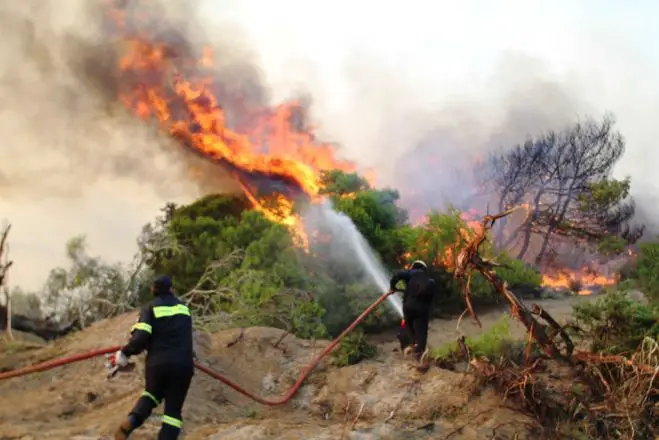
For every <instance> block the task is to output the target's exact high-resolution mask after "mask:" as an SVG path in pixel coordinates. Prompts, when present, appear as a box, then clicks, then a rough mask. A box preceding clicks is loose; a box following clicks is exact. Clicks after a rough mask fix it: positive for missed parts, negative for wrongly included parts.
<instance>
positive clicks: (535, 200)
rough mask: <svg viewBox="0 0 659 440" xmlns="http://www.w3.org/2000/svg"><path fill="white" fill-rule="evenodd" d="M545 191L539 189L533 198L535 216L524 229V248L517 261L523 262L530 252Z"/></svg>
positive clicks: (531, 217)
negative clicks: (534, 226) (534, 227)
mask: <svg viewBox="0 0 659 440" xmlns="http://www.w3.org/2000/svg"><path fill="white" fill-rule="evenodd" d="M544 193H545V191H544V190H543V189H539V190H538V193H537V194H536V195H535V197H534V198H533V214H531V216H530V218H529V219H528V220H527V222H526V227H525V228H524V241H523V242H522V248H521V249H520V250H519V253H518V254H517V259H519V260H523V259H524V256H525V255H526V253H527V252H528V250H529V245H530V244H531V235H532V234H533V223H534V222H535V220H536V219H537V218H538V211H539V210H540V199H541V198H542V196H543V195H544Z"/></svg>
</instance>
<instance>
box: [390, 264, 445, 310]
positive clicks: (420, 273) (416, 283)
mask: <svg viewBox="0 0 659 440" xmlns="http://www.w3.org/2000/svg"><path fill="white" fill-rule="evenodd" d="M399 281H404V282H405V290H404V292H403V308H406V307H412V308H415V309H426V308H427V310H428V311H429V310H430V305H431V304H432V300H433V297H434V295H435V290H436V284H435V280H433V279H432V278H430V277H429V276H428V274H427V273H426V272H425V271H424V270H421V269H411V270H402V271H400V272H398V273H396V274H395V275H394V276H393V277H392V278H391V283H390V284H391V286H390V287H391V290H395V289H396V284H398V282H399Z"/></svg>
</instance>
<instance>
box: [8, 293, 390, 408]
mask: <svg viewBox="0 0 659 440" xmlns="http://www.w3.org/2000/svg"><path fill="white" fill-rule="evenodd" d="M392 293H393V291H390V292H387V293H385V294H383V295H382V296H380V298H378V299H377V301H375V302H374V303H373V304H371V305H370V306H368V307H367V308H366V309H365V310H364V311H363V312H362V313H361V315H359V316H358V317H357V318H356V319H355V320H354V321H353V322H352V324H350V325H349V326H348V327H347V328H346V329H345V330H343V332H341V334H340V335H339V336H337V337H336V338H335V339H334V340H332V342H330V343H329V344H328V345H327V346H326V347H325V348H324V349H323V350H322V351H321V352H320V353H319V354H318V355H317V356H316V357H315V358H314V359H313V360H312V361H311V362H310V363H309V364H308V365H307V366H306V368H305V369H304V370H303V371H302V373H300V376H299V377H298V379H297V381H296V382H295V384H293V386H292V387H291V388H290V389H289V390H288V391H287V392H286V394H284V395H283V396H281V397H279V398H278V399H274V400H269V399H264V398H263V397H260V396H257V395H255V394H253V393H251V392H249V391H247V390H246V389H244V388H243V387H241V386H240V385H238V384H237V383H235V382H233V381H231V380H230V379H228V378H227V377H225V376H224V375H222V374H221V373H218V372H217V371H214V370H212V369H211V368H208V367H206V366H204V365H202V364H200V363H198V362H195V368H196V369H198V370H199V371H202V372H204V373H206V374H207V375H209V376H210V377H212V378H213V379H216V380H219V381H220V382H222V383H223V384H225V385H227V386H229V387H231V388H233V389H234V390H236V391H237V392H239V393H241V394H243V395H244V396H247V397H249V398H250V399H252V400H254V401H256V402H258V403H261V404H263V405H268V406H277V405H283V404H285V403H288V402H289V401H290V400H291V399H292V398H293V396H295V394H296V393H297V391H298V390H299V389H300V387H301V386H302V383H303V382H304V381H305V380H306V379H307V377H308V376H309V374H310V373H311V371H313V369H314V368H316V366H317V365H318V364H319V363H320V361H321V360H322V359H323V358H324V357H325V356H327V355H328V354H329V353H330V352H331V351H332V350H333V349H334V348H335V347H336V346H337V345H338V344H339V342H341V340H342V339H343V338H344V337H345V336H346V335H347V334H348V333H350V332H351V331H353V330H354V329H355V327H357V325H358V324H359V323H360V322H361V321H363V320H364V318H366V316H368V315H369V314H370V313H371V312H372V311H373V310H374V309H375V308H376V307H377V306H379V305H380V304H381V303H382V302H383V301H384V300H386V299H387V297H389V295H391V294H392ZM120 349H121V346H114V347H107V348H101V349H98V350H93V351H89V352H86V353H81V354H78V355H74V356H70V357H66V358H62V359H56V360H53V361H48V362H43V363H40V364H36V365H32V366H29V367H25V368H21V369H18V370H12V371H6V372H4V373H0V381H3V380H7V379H12V378H14V377H20V376H27V375H29V374H34V373H39V372H42V371H46V370H51V369H53V368H57V367H61V366H64V365H67V364H73V363H76V362H80V361H84V360H87V359H91V358H94V357H98V356H103V355H105V354H110V353H114V352H116V351H117V350H120Z"/></svg>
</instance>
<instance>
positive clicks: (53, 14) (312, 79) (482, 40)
mask: <svg viewBox="0 0 659 440" xmlns="http://www.w3.org/2000/svg"><path fill="white" fill-rule="evenodd" d="M126 3H127V4H128V5H129V6H130V4H131V3H130V2H126ZM367 3H368V2H366V3H364V4H363V5H362V4H358V5H355V4H352V3H351V4H347V3H346V4H345V5H344V6H345V8H343V7H341V4H343V3H342V1H339V0H337V1H336V2H332V3H327V4H325V3H322V2H321V3H318V2H301V1H298V0H282V1H280V2H271V1H264V0H241V1H240V2H237V1H230V0H227V1H226V2H222V5H220V6H218V4H217V2H211V1H208V0H199V1H196V2H195V1H192V2H191V1H184V0H161V1H160V2H153V1H151V2H149V7H153V8H156V7H158V8H160V9H159V11H160V12H159V14H160V15H159V18H160V19H159V20H157V22H156V23H155V27H154V28H153V29H152V30H154V31H158V32H157V35H158V37H159V38H162V39H164V40H165V41H167V42H169V43H174V44H175V45H176V46H177V47H178V48H179V49H180V50H191V51H192V50H198V49H199V47H201V46H202V45H203V43H206V42H210V43H211V45H212V46H213V47H214V48H215V49H216V54H217V56H216V57H215V64H216V66H215V67H216V70H217V72H218V76H217V77H218V78H220V79H221V82H220V84H219V85H218V92H219V95H220V96H219V100H220V102H221V103H222V105H223V106H225V107H228V110H229V113H230V116H232V117H233V119H232V122H234V123H240V120H239V118H238V116H240V115H249V109H250V108H252V107H255V106H258V105H261V104H264V103H270V102H277V101H280V100H283V99H285V98H288V97H290V96H291V95H298V94H300V93H301V92H303V93H304V94H305V95H307V96H310V97H311V100H310V102H311V103H312V107H311V117H312V119H313V120H314V122H315V125H317V126H318V127H319V133H318V134H319V136H320V137H321V138H323V139H324V140H327V141H334V142H338V143H340V144H341V145H342V147H341V151H340V153H341V155H342V156H344V157H345V158H348V159H353V160H355V161H357V162H358V163H359V164H361V165H363V166H366V167H372V168H375V170H376V174H377V183H378V185H390V186H392V187H395V188H397V189H399V190H400V192H401V194H402V203H403V204H404V205H405V206H407V207H409V208H414V209H417V210H418V211H420V212H421V213H423V212H424V211H425V210H426V209H427V208H429V207H436V208H441V207H442V206H443V205H444V204H445V203H446V202H447V201H450V202H452V203H454V204H457V205H468V204H469V203H470V197H471V194H472V192H473V191H472V190H473V186H474V182H473V180H472V179H471V177H470V176H469V174H468V172H467V171H466V170H467V169H468V168H469V167H470V166H471V164H472V163H473V162H472V161H473V159H474V158H479V157H484V156H485V154H486V153H487V152H489V151H492V149H495V148H499V147H507V146H509V145H511V144H514V143H516V142H520V141H522V140H523V139H524V138H525V137H526V136H527V135H528V134H536V133H538V132H540V131H542V130H548V129H556V128H561V127H562V126H563V125H565V124H567V123H569V122H571V121H573V120H575V119H576V118H577V117H582V116H585V115H593V116H598V115H600V114H602V113H604V112H606V111H612V112H613V113H614V114H615V115H616V117H617V120H618V124H617V126H618V128H619V129H620V130H621V131H622V133H623V134H624V135H625V137H626V138H627V144H628V151H627V153H626V155H625V157H624V159H623V161H622V163H621V165H620V167H619V170H618V172H619V174H620V175H621V176H622V175H625V174H630V175H631V176H632V186H633V195H634V196H635V197H636V198H637V199H638V202H639V203H638V205H639V218H641V215H642V216H643V217H642V218H643V219H644V220H651V219H656V218H658V217H659V215H658V214H659V212H657V208H656V207H657V206H659V204H657V203H651V202H650V201H651V197H656V196H655V195H654V194H656V189H657V185H656V183H655V182H654V181H653V179H652V178H651V176H652V172H653V169H652V164H653V163H655V164H656V163H658V162H659V157H657V155H658V154H659V153H656V152H655V148H654V140H655V139H656V138H657V136H658V135H659V132H658V131H657V130H658V129H656V128H654V127H655V125H654V124H652V122H651V121H653V120H655V119H656V117H657V116H659V115H657V114H656V113H657V111H656V102H657V100H658V98H659V92H658V90H657V87H656V86H654V85H653V81H654V78H656V69H655V68H654V67H653V66H651V65H650V64H649V63H648V62H647V59H646V57H645V55H643V54H640V53H639V51H638V50H635V49H634V47H635V45H634V44H632V43H631V42H630V41H628V40H626V39H625V36H626V35H631V34H635V32H626V31H625V30H624V29H623V30H620V31H616V30H611V29H613V27H611V26H609V27H608V28H607V25H606V24H605V22H604V21H602V23H599V22H598V23H599V24H592V25H591V24H589V23H594V21H595V19H594V18H593V17H600V16H601V15H602V14H604V12H603V10H600V11H599V12H598V14H594V15H593V14H591V13H590V11H586V10H584V8H585V6H583V5H582V3H581V2H567V1H565V2H564V1H557V2H552V7H551V8H550V7H547V8H546V9H542V10H538V9H537V8H535V7H534V8H530V7H529V6H527V5H526V4H525V3H524V2H521V1H520V2H517V1H514V2H512V3H514V4H510V5H508V6H509V7H508V6H506V7H503V6H497V7H496V8H494V9H492V6H488V5H487V3H488V2H478V1H472V2H466V3H465V4H464V5H463V6H461V5H457V4H455V3H454V2H449V3H443V2H429V3H427V4H423V5H422V4H421V3H422V2H420V1H413V2H410V3H409V5H407V6H406V9H405V10H400V9H399V8H396V7H393V6H391V7H389V6H387V5H380V6H377V11H375V13H374V10H373V9H374V8H375V7H374V6H372V5H371V6H369V5H368V4H367ZM431 4H432V5H436V8H438V9H436V10H432V11H431V10H430V9H429V8H430V7H431V6H429V5H431ZM90 5H91V6H90ZM95 5H96V6H97V3H96V2H92V1H89V0H72V1H69V2H67V4H66V8H63V7H62V6H61V5H60V3H59V2H57V3H56V2H55V0H24V1H21V2H5V4H3V5H2V6H0V26H1V29H2V30H3V39H2V40H0V50H1V52H0V53H2V55H3V56H2V61H0V98H2V102H3V107H2V110H1V113H0V133H2V136H3V143H2V147H0V148H1V152H2V154H1V158H2V167H1V168H2V169H0V217H3V218H7V219H8V220H11V221H12V223H13V224H14V229H13V232H12V234H13V236H12V253H13V258H14V259H15V260H16V264H15V266H14V268H13V269H12V276H13V278H12V281H13V282H14V283H17V284H23V285H26V286H27V287H38V286H39V285H40V284H41V283H42V281H43V279H44V276H45V274H46V273H47V271H48V270H49V269H50V268H51V267H53V266H54V265H57V264H62V263H63V261H62V260H63V254H64V252H63V245H64V242H65V240H66V239H67V238H69V237H70V236H72V235H74V234H78V233H86V234H87V235H88V236H89V242H90V244H91V247H92V249H91V251H92V252H93V253H98V254H101V255H103V256H104V257H106V258H108V259H121V260H125V259H126V258H127V257H128V256H129V255H130V254H131V253H132V251H133V250H134V240H135V236H136V235H137V233H138V231H139V228H140V227H141V225H142V224H143V223H145V222H147V221H149V220H150V219H152V218H153V217H154V215H156V214H157V210H158V208H159V207H161V206H162V205H164V203H165V202H166V201H175V202H185V201H189V200H191V199H192V198H194V197H196V196H197V195H199V194H201V193H204V192H206V191H209V190H214V191H217V190H227V189H234V187H233V186H232V185H233V183H232V181H231V180H230V179H228V178H227V176H226V175H225V174H224V173H222V171H221V170H220V169H218V168H217V167H216V166H215V165H213V164H210V163H208V162H206V161H204V160H202V159H200V158H199V157H197V156H195V155H192V154H189V152H186V151H184V150H183V149H181V148H180V146H179V145H178V144H176V143H175V142H174V141H172V140H171V139H170V138H169V137H168V136H165V135H163V134H161V133H159V131H158V129H157V127H155V126H153V125H150V124H146V123H144V122H143V121H138V120H136V119H135V118H133V117H131V116H129V115H127V114H126V112H125V110H124V109H123V107H122V106H121V105H120V104H119V103H118V102H117V101H116V87H117V84H116V75H115V72H114V66H115V61H116V60H115V59H114V58H113V56H114V53H115V49H116V47H117V46H116V45H117V43H116V42H115V41H112V40H108V38H107V35H106V34H105V33H104V29H103V28H102V27H101V24H100V23H99V20H98V9H97V7H96V6H95ZM433 7H435V6H433ZM346 8H349V9H346ZM629 8H631V6H629ZM512 10H514V12H515V13H511V11H512ZM347 11H349V12H347ZM333 14H334V15H333ZM401 14H404V16H403V15H401ZM647 15H648V16H651V14H647ZM540 16H542V20H545V21H546V22H551V23H553V25H552V27H551V31H550V30H545V31H543V32H538V23H539V22H541V21H542V20H540ZM405 17H407V18H409V20H408V19H406V18H405ZM584 17H589V20H587V21H583V18H584ZM545 21H542V22H545ZM612 26H613V25H612ZM338 29H341V30H340V31H338ZM557 29H561V30H560V32H555V33H552V32H554V31H555V30H557ZM618 33H619V34H618ZM549 34H551V35H550V36H548V35H549ZM545 37H546V38H545ZM550 40H551V41H550ZM612 41H614V42H615V44H612ZM501 48H506V49H505V50H502V49H501ZM646 200H647V201H648V202H646Z"/></svg>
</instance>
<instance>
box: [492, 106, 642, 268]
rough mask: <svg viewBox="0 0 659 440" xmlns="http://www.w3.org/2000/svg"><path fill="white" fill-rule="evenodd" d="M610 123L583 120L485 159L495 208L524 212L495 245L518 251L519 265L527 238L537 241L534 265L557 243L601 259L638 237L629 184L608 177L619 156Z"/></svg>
mask: <svg viewBox="0 0 659 440" xmlns="http://www.w3.org/2000/svg"><path fill="white" fill-rule="evenodd" d="M613 124H614V121H613V119H612V118H610V117H605V118H604V119H603V120H602V121H600V122H597V121H594V120H592V119H587V120H586V121H584V122H578V123H576V124H574V125H572V126H571V127H568V128H566V129H565V130H563V131H560V132H553V131H552V132H549V133H547V134H544V135H543V136H540V137H538V138H534V139H529V140H528V141H527V142H526V143H524V144H523V145H518V146H515V147H514V148H512V149H511V150H510V151H507V152H505V153H503V154H499V155H493V156H492V157H491V158H490V164H491V171H492V172H491V175H490V183H491V184H492V185H493V186H494V187H495V188H496V190H497V191H498V193H499V202H498V204H499V208H501V209H505V208H507V207H510V206H513V205H516V204H524V205H525V206H526V209H527V216H526V218H525V219H524V221H523V222H522V224H521V225H520V226H519V227H518V228H517V229H516V230H515V231H514V232H513V233H512V234H511V235H510V236H509V237H508V238H507V239H504V237H503V233H502V231H501V230H499V235H498V242H499V244H501V245H503V246H504V247H509V246H511V245H516V246H518V258H520V259H523V258H525V257H526V256H527V253H528V251H529V249H530V245H531V239H532V237H533V236H534V235H535V236H538V237H540V239H541V241H540V248H539V251H538V253H537V255H536V257H535V261H536V263H537V264H540V263H542V262H544V260H545V259H546V257H547V256H548V255H549V254H550V253H551V252H549V251H550V250H551V246H552V244H554V242H555V241H556V239H557V238H559V237H569V238H571V239H573V240H575V241H577V242H578V243H580V244H582V245H584V246H590V245H597V247H598V248H599V250H602V251H606V252H609V253H610V252H614V251H621V250H623V249H624V247H625V245H626V244H631V243H634V242H636V241H637V240H638V239H639V238H640V237H641V235H642V233H643V227H631V226H629V220H630V219H631V218H632V217H633V215H634V212H635V206H634V202H633V200H631V199H630V197H629V188H630V180H629V178H627V179H624V180H621V181H619V180H615V179H613V178H611V172H612V169H613V167H614V165H615V164H616V162H617V161H618V160H619V159H620V157H621V156H622V154H623V152H624V150H625V143H624V139H623V137H622V136H621V135H620V133H619V132H617V131H615V130H614V129H613Z"/></svg>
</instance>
